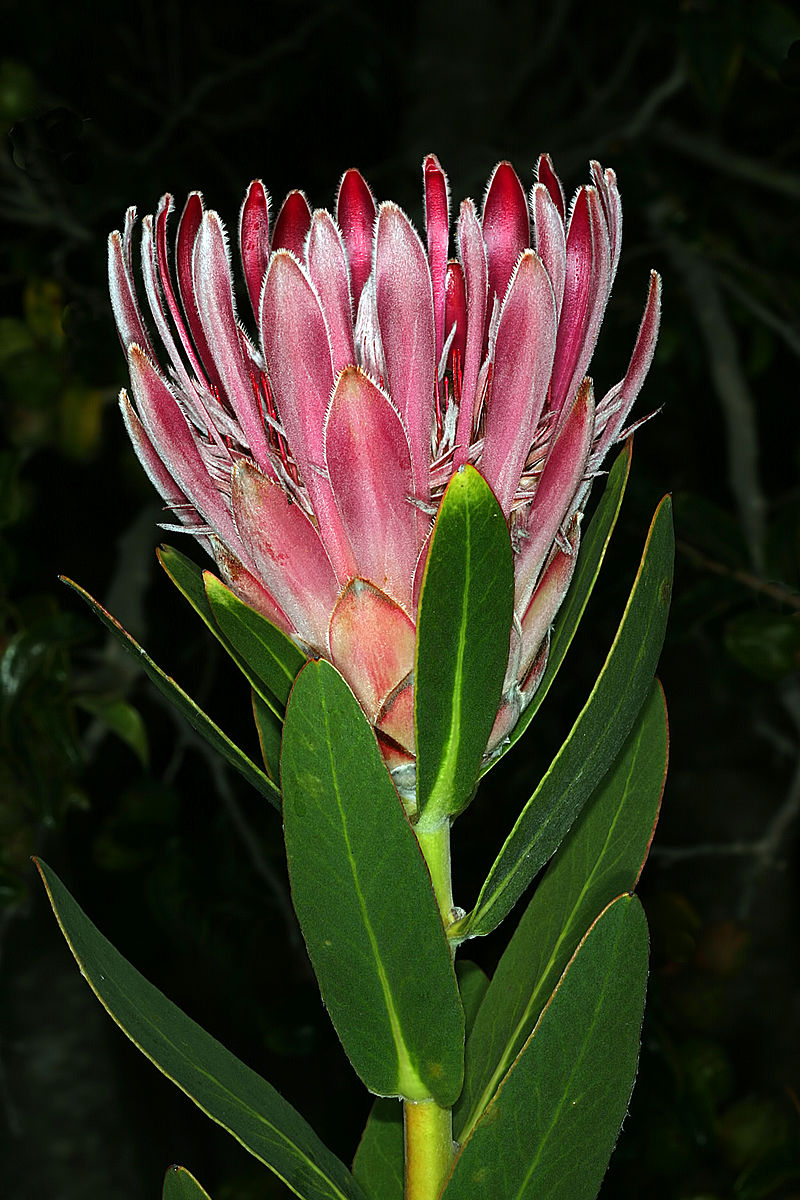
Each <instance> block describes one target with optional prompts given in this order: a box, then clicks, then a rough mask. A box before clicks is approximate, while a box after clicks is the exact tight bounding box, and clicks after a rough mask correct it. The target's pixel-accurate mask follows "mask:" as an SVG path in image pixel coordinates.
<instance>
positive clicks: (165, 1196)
mask: <svg viewBox="0 0 800 1200" xmlns="http://www.w3.org/2000/svg"><path fill="white" fill-rule="evenodd" d="M161 1200H211V1197H210V1196H209V1194H208V1192H207V1191H205V1190H204V1189H203V1188H201V1187H200V1184H199V1183H198V1182H197V1180H196V1179H195V1177H194V1175H191V1174H190V1173H189V1172H188V1171H187V1170H186V1167H170V1168H169V1170H168V1171H167V1173H166V1175H165V1176H164V1190H163V1192H162V1193H161Z"/></svg>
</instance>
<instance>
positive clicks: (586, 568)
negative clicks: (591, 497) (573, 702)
mask: <svg viewBox="0 0 800 1200" xmlns="http://www.w3.org/2000/svg"><path fill="white" fill-rule="evenodd" d="M632 453H633V438H628V440H627V442H626V443H625V446H624V447H623V449H622V450H621V451H620V453H619V454H618V455H617V457H616V459H615V461H614V465H613V466H612V468H611V470H610V472H609V475H608V480H607V482H606V486H605V490H604V492H603V495H602V496H601V498H600V503H599V504H598V506H597V508H596V510H595V513H594V516H593V517H592V519H591V521H590V522H589V528H588V529H587V530H586V532H585V533H584V534H583V535H582V536H581V549H580V554H579V556H578V565H577V566H576V568H575V574H574V575H573V577H572V583H571V584H570V587H569V591H568V592H567V595H566V598H565V599H564V603H563V604H562V605H561V608H560V609H559V612H558V616H557V617H556V620H555V623H554V625H553V632H552V634H551V637H550V652H549V654H548V656H547V667H546V669H545V673H544V675H543V676H542V680H541V683H540V684H539V686H538V687H537V689H536V691H535V692H534V694H533V697H532V698H531V701H530V704H529V705H528V706H527V708H526V709H525V711H524V712H523V714H522V716H521V717H520V719H519V720H518V721H517V723H516V725H515V726H514V728H513V729H512V731H511V733H510V735H509V737H508V740H507V741H506V742H504V743H503V745H502V746H501V747H500V748H499V750H498V751H497V752H496V753H495V755H494V756H493V757H492V758H491V759H490V760H489V762H488V763H486V764H485V765H484V767H483V769H482V771H481V775H482V776H483V775H485V774H486V773H487V771H491V769H492V767H493V766H494V765H495V763H497V762H499V760H500V759H501V758H502V757H503V755H504V754H507V753H508V751H509V750H510V749H511V747H512V746H514V745H515V744H516V743H517V742H518V741H519V739H520V738H521V737H522V735H523V733H524V732H525V730H526V729H527V728H528V726H529V725H530V723H531V721H532V720H533V718H534V717H535V716H536V713H537V712H538V711H539V708H540V707H541V704H542V701H543V700H544V698H545V696H546V695H547V693H548V692H549V691H550V688H551V687H552V685H553V681H554V680H555V677H556V675H557V674H558V671H559V668H560V667H561V664H562V663H563V661H564V658H565V657H566V653H567V650H569V647H570V645H571V644H572V639H573V638H574V636H575V633H576V631H577V628H578V625H579V624H580V621H581V617H582V616H583V613H584V611H585V609H586V605H587V604H588V602H589V597H590V596H591V594H592V591H593V590H594V585H595V583H596V582H597V577H598V575H599V574H600V568H601V566H602V565H603V559H604V558H605V554H606V550H607V548H608V544H609V542H610V541H611V535H612V533H613V532H614V526H615V525H616V523H617V517H618V516H619V511H620V508H621V507H622V499H623V496H624V495H625V487H626V485H627V482H628V476H629V474H630V469H631V456H632Z"/></svg>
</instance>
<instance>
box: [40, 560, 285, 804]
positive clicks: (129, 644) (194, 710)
mask: <svg viewBox="0 0 800 1200" xmlns="http://www.w3.org/2000/svg"><path fill="white" fill-rule="evenodd" d="M61 579H62V581H63V582H64V583H66V585H67V587H71V588H72V590H73V591H74V592H77V594H78V595H79V596H80V597H81V599H82V600H84V601H85V602H86V604H88V605H89V608H91V610H92V612H94V613H95V615H96V616H97V617H99V618H100V620H101V621H102V623H103V624H104V625H105V627H106V629H108V631H109V632H110V633H113V635H114V637H115V638H116V639H117V640H118V641H119V642H120V643H121V644H122V645H123V646H124V647H125V649H126V650H127V651H128V653H129V654H131V655H132V656H133V657H134V658H135V659H136V661H137V662H138V664H139V666H140V667H141V668H142V670H143V671H144V673H145V675H146V676H147V677H148V679H149V680H151V682H152V683H154V684H155V685H156V687H157V688H158V690H159V691H160V692H161V694H162V695H163V696H166V698H167V699H168V700H169V701H170V703H171V704H174V705H175V707H176V708H177V709H178V711H179V712H180V713H181V714H182V715H183V716H184V717H185V718H186V720H187V721H188V722H189V724H190V725H191V726H192V728H193V729H196V730H197V732H198V733H199V734H200V735H201V737H203V738H205V740H206V741H207V742H208V744H209V745H210V746H211V747H212V748H213V749H214V750H216V751H217V752H218V753H219V754H221V755H222V757H223V758H224V759H225V760H226V762H229V763H230V765H231V766H232V767H235V768H236V770H237V771H238V772H239V774H240V775H242V776H243V777H244V778H245V779H246V780H247V782H248V783H250V784H252V786H253V787H254V788H256V790H257V791H259V792H260V793H261V795H262V796H266V798H267V800H269V802H270V804H272V805H274V806H275V808H279V807H280V802H279V796H280V791H279V789H278V787H277V785H276V784H275V783H273V782H272V780H271V779H270V778H269V777H268V776H267V775H265V774H264V772H263V771H262V770H261V769H260V768H259V767H257V766H256V764H255V763H254V762H253V761H252V759H250V758H248V756H247V755H246V754H245V752H244V751H243V750H240V749H239V747H238V746H237V745H236V744H235V743H234V742H232V741H231V740H230V738H229V737H228V736H227V735H226V734H224V733H223V732H222V730H221V729H220V728H219V726H218V725H215V724H214V722H213V721H212V720H211V718H210V717H209V716H206V714H205V713H204V712H203V710H202V709H201V708H199V707H198V706H197V705H196V704H195V702H194V700H192V698H191V696H187V694H186V692H184V690H183V688H181V687H179V686H178V684H177V683H176V682H175V680H174V679H171V678H170V676H169V675H167V674H165V672H164V671H162V670H161V668H160V667H159V666H158V665H157V664H156V663H154V662H153V660H152V658H151V657H150V655H149V654H147V653H146V651H145V650H143V649H142V647H141V646H140V645H139V643H138V642H137V641H136V640H135V638H132V637H131V635H130V634H129V633H128V632H127V630H125V629H123V628H122V626H121V625H120V623H119V621H117V620H115V618H114V617H112V616H111V613H109V612H107V611H106V610H105V609H104V608H103V606H102V605H101V604H98V602H97V601H96V600H95V599H94V597H93V596H90V595H89V593H88V592H87V591H85V590H84V589H83V588H82V587H81V586H80V584H77V583H75V582H74V581H73V580H72V579H67V578H66V576H64V575H62V576H61Z"/></svg>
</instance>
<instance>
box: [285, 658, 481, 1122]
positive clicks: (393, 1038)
mask: <svg viewBox="0 0 800 1200" xmlns="http://www.w3.org/2000/svg"><path fill="white" fill-rule="evenodd" d="M281 779H282V784H283V818H284V832H285V836H286V856H287V861H288V866H289V878H290V882H291V888H292V899H293V902H294V906H295V910H296V912H297V916H298V918H299V921H300V926H301V928H302V931H303V936H304V937H305V940H306V945H307V947H308V952H309V955H310V957H311V961H312V963H313V966H314V970H315V972H316V975H317V981H318V983H319V986H320V991H321V992H322V997H323V1000H324V1001H325V1005H326V1007H327V1009H328V1012H329V1013H330V1016H331V1019H332V1021H333V1023H334V1025H335V1026H336V1031H337V1033H338V1034H339V1037H340V1039H341V1041H342V1044H343V1046H344V1049H345V1052H346V1053H347V1055H348V1057H349V1059H350V1061H351V1063H352V1064H353V1066H354V1068H355V1070H356V1071H357V1072H358V1074H359V1075H360V1077H361V1079H362V1080H363V1081H364V1083H365V1084H366V1085H367V1087H368V1088H369V1089H370V1091H372V1092H375V1093H376V1094H378V1095H382V1096H403V1097H405V1098H407V1099H411V1100H422V1099H425V1098H428V1097H430V1096H433V1097H434V1099H436V1101H437V1102H438V1103H439V1104H442V1105H451V1104H452V1103H453V1102H454V1101H455V1099H456V1097H457V1096H458V1093H459V1092H460V1090H461V1083H462V1078H463V1055H464V1014H463V1010H462V1008H461V1002H460V999H459V992H458V985H457V983H456V977H455V972H454V970H453V963H452V958H451V954H450V949H449V946H448V942H447V938H446V936H445V932H444V926H443V924H442V918H441V915H440V913H439V908H438V905H437V903H436V898H435V896H434V893H433V888H432V886H431V880H430V876H429V874H428V869H427V866H426V864H425V860H424V858H423V856H422V852H421V850H420V848H419V844H418V842H417V839H416V837H415V836H414V832H413V830H412V828H411V826H410V824H409V822H408V818H407V817H406V814H405V810H404V808H403V805H402V803H401V801H400V798H399V796H398V794H397V791H396V789H395V787H394V784H393V783H392V779H391V776H390V775H389V772H388V770H387V769H386V766H385V764H384V761H383V758H382V757H381V753H380V750H379V749H378V743H377V741H376V739H375V735H374V733H373V731H372V728H371V726H370V725H369V723H368V721H367V719H366V717H365V716H364V713H363V712H362V710H361V707H360V705H359V704H358V702H357V700H356V699H355V697H354V695H353V693H352V692H351V691H350V688H349V687H348V686H347V684H346V683H345V681H344V680H343V679H342V677H341V675H339V673H338V671H336V670H335V669H334V668H333V667H332V666H331V665H330V663H327V662H325V661H324V660H320V661H319V662H310V663H307V664H306V666H305V667H304V668H303V669H302V671H301V672H300V674H299V675H298V677H297V681H296V683H295V685H294V688H293V690H292V694H291V696H290V698H289V704H288V705H287V709H286V720H285V723H284V732H283V748H282V751H281Z"/></svg>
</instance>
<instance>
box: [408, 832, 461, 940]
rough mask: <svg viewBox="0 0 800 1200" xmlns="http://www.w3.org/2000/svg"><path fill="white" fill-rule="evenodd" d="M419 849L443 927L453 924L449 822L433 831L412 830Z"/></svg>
mask: <svg viewBox="0 0 800 1200" xmlns="http://www.w3.org/2000/svg"><path fill="white" fill-rule="evenodd" d="M414 832H415V833H416V835H417V841H418V842H419V845H420V849H421V850H422V853H423V854H424V856H425V862H426V863H427V864H428V870H429V871H430V873H431V882H432V883H433V891H434V894H435V896H436V902H437V904H438V905H439V912H440V913H441V914H442V920H443V921H444V927H445V929H447V927H448V925H451V924H452V923H453V884H452V878H451V874H450V821H449V819H446V820H444V821H442V823H441V824H440V825H437V826H436V828H435V829H429V830H425V831H423V830H421V829H419V828H418V827H417V828H416V829H415V830H414Z"/></svg>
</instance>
